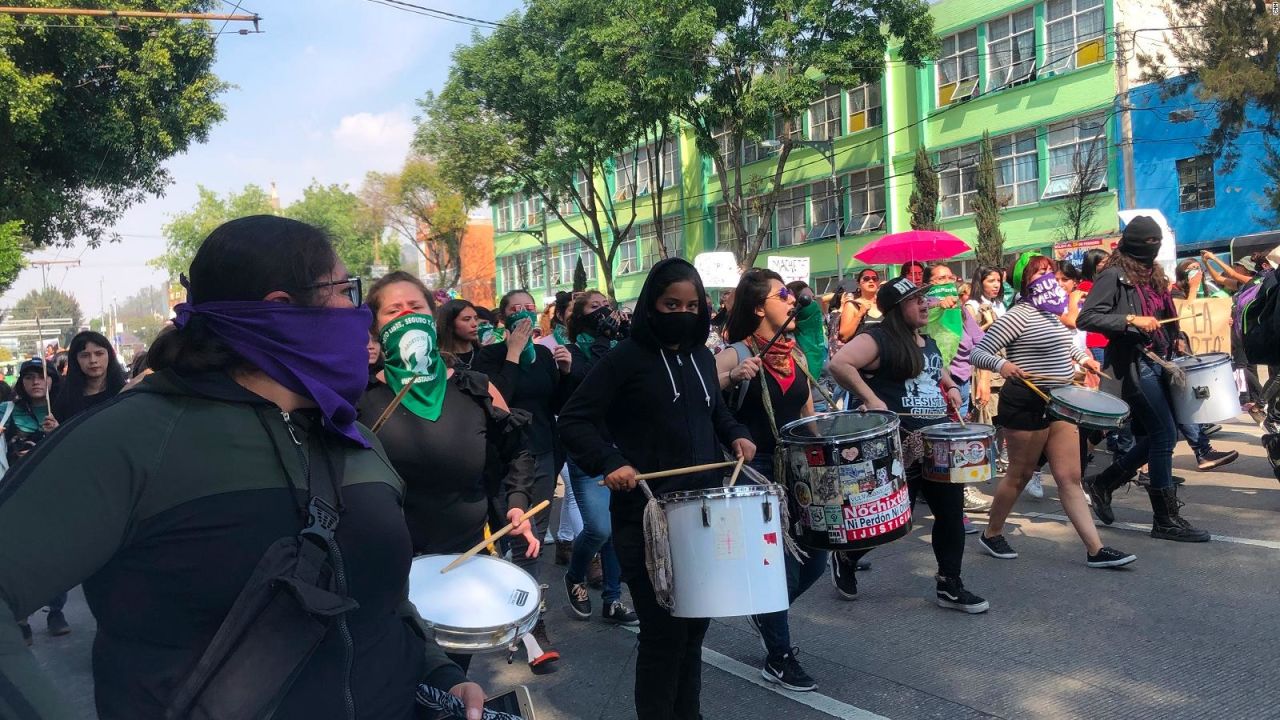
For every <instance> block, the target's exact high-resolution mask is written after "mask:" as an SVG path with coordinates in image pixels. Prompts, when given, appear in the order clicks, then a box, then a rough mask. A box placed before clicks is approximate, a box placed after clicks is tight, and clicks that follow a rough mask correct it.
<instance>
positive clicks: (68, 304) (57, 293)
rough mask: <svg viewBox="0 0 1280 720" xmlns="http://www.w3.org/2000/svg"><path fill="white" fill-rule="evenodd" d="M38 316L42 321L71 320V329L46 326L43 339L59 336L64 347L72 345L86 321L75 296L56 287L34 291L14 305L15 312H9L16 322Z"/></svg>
mask: <svg viewBox="0 0 1280 720" xmlns="http://www.w3.org/2000/svg"><path fill="white" fill-rule="evenodd" d="M37 314H38V315H39V317H40V319H41V320H46V319H50V318H70V319H71V325H70V326H69V327H62V328H50V327H49V326H47V325H46V326H44V336H45V337H44V338H41V339H47V338H51V337H53V336H54V335H57V336H58V341H59V342H60V343H61V344H62V346H63V347H67V346H68V345H70V344H71V338H72V337H74V336H75V334H76V333H77V332H79V331H80V323H81V322H82V321H83V320H84V314H83V313H82V312H81V311H80V303H79V302H78V301H76V298H75V296H74V295H71V294H69V293H65V292H63V291H61V290H59V289H58V288H55V287H47V288H44V289H43V290H32V291H31V292H29V293H27V294H26V295H23V296H22V298H21V299H20V300H18V302H16V303H14V305H13V310H11V311H10V312H9V316H10V317H12V318H13V319H14V320H33V319H35V318H36V316H37Z"/></svg>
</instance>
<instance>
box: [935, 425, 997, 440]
mask: <svg viewBox="0 0 1280 720" xmlns="http://www.w3.org/2000/svg"><path fill="white" fill-rule="evenodd" d="M920 434H921V435H923V436H925V437H927V438H929V439H931V440H982V439H984V438H989V437H994V436H995V434H996V428H995V426H994V425H986V424H983V423H964V424H963V425H962V424H960V423H954V422H949V423H938V424H937V425H929V426H928V427H923V428H920Z"/></svg>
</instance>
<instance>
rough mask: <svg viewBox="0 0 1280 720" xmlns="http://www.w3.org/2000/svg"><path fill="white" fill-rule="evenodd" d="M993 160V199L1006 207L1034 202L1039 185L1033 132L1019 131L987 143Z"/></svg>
mask: <svg viewBox="0 0 1280 720" xmlns="http://www.w3.org/2000/svg"><path fill="white" fill-rule="evenodd" d="M991 155H992V158H993V159H994V160H995V170H996V197H997V198H998V199H999V200H1000V204H1001V205H1004V206H1006V207H1011V206H1015V205H1027V204H1029V203H1033V202H1035V201H1036V200H1037V199H1038V197H1037V190H1038V189H1039V187H1038V186H1039V183H1040V163H1039V161H1038V160H1037V158H1036V131H1035V130H1023V131H1022V132H1019V133H1014V134H1012V135H1003V136H1001V137H998V138H993V139H992V140H991Z"/></svg>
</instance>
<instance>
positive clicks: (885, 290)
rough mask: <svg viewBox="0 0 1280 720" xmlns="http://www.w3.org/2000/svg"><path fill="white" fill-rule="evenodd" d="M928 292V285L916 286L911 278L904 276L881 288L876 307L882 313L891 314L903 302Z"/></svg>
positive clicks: (877, 295) (877, 294)
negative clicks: (892, 309) (890, 311)
mask: <svg viewBox="0 0 1280 720" xmlns="http://www.w3.org/2000/svg"><path fill="white" fill-rule="evenodd" d="M928 291H929V286H928V285H916V284H915V283H913V282H911V278H908V277H907V276H905V275H903V276H902V277H897V278H894V279H893V280H892V281H891V282H889V283H886V284H883V285H881V286H880V292H878V293H876V307H878V308H880V312H889V310H890V309H891V308H893V307H894V306H896V305H897V304H898V303H901V302H902V301H903V300H907V299H909V298H913V297H915V296H917V295H919V294H921V293H925V292H928Z"/></svg>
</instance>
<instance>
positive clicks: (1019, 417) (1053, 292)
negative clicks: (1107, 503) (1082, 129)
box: [971, 253, 1137, 568]
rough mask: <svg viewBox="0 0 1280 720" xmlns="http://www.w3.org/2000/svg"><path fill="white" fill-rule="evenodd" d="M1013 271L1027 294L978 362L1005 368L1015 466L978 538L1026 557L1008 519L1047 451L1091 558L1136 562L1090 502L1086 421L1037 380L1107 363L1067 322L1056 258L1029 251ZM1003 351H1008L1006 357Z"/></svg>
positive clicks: (1053, 384)
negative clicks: (1060, 406)
mask: <svg viewBox="0 0 1280 720" xmlns="http://www.w3.org/2000/svg"><path fill="white" fill-rule="evenodd" d="M1010 277H1011V279H1012V281H1013V286H1014V287H1015V288H1017V289H1018V291H1019V294H1020V296H1021V299H1020V300H1019V301H1018V302H1016V303H1014V305H1013V307H1011V308H1009V310H1008V311H1007V312H1006V313H1005V314H1004V315H1003V316H1002V317H1001V318H1000V319H999V320H997V321H996V322H995V324H993V325H992V326H991V327H989V328H987V333H986V335H985V336H983V338H982V340H981V341H980V342H979V343H978V346H977V347H975V348H974V349H973V354H972V356H971V360H972V362H973V364H974V367H980V368H983V369H986V370H991V371H994V372H998V373H1000V376H1001V377H1003V378H1004V379H1005V381H1006V382H1005V385H1004V389H1003V390H1001V391H1000V414H999V415H998V416H996V425H998V426H999V427H1001V428H1003V429H1004V432H1005V438H1006V439H1007V440H1008V442H1009V470H1008V472H1006V473H1005V476H1004V478H1002V479H1001V480H1000V485H999V486H998V487H997V488H996V494H995V500H994V502H993V503H992V506H991V512H990V515H989V517H990V522H989V523H988V525H987V529H986V530H985V531H984V532H983V534H982V535H981V536H980V537H979V538H978V544H979V545H981V546H982V549H983V550H985V551H986V552H987V554H989V555H991V556H992V557H995V558H1000V559H1002V560H1012V559H1014V558H1016V557H1018V553H1017V552H1015V551H1014V549H1013V548H1012V547H1011V546H1010V545H1009V542H1008V541H1007V540H1005V537H1004V535H1003V534H1002V531H1003V530H1004V522H1005V520H1006V519H1007V518H1008V517H1009V512H1010V511H1011V510H1013V504H1014V503H1015V502H1017V500H1018V496H1019V495H1021V494H1022V490H1023V488H1025V487H1026V486H1027V481H1029V480H1030V479H1031V474H1032V473H1033V472H1035V470H1036V468H1037V467H1038V466H1039V464H1040V456H1041V454H1044V455H1045V456H1046V457H1048V458H1049V468H1050V469H1051V470H1052V472H1053V478H1054V480H1055V481H1056V482H1057V484H1058V497H1059V499H1060V500H1061V501H1062V507H1063V509H1064V510H1066V513H1067V517H1069V518H1070V519H1071V524H1072V525H1074V526H1075V529H1076V534H1078V535H1079V536H1080V540H1081V541H1082V542H1084V546H1085V550H1086V551H1087V557H1086V559H1085V562H1086V564H1087V565H1088V566H1089V567H1092V568H1109V567H1120V566H1121V565H1128V564H1129V563H1131V562H1133V561H1134V560H1137V557H1136V556H1134V555H1130V554H1128V553H1122V552H1119V551H1117V550H1114V549H1112V548H1109V547H1107V546H1105V545H1103V544H1102V540H1101V539H1100V538H1099V537H1098V529H1097V528H1096V527H1094V524H1093V519H1092V518H1091V517H1090V516H1089V505H1088V503H1087V502H1086V501H1085V497H1084V490H1083V489H1082V488H1081V486H1080V433H1079V428H1078V427H1076V426H1075V425H1073V424H1071V423H1069V422H1067V421H1065V420H1055V419H1053V418H1051V417H1049V416H1048V415H1047V412H1046V411H1047V406H1048V403H1047V402H1046V401H1045V400H1044V399H1043V398H1042V397H1040V395H1039V394H1038V393H1037V392H1036V391H1035V390H1034V389H1033V388H1032V387H1031V385H1034V386H1035V387H1037V388H1040V389H1041V390H1043V391H1044V392H1045V393H1048V391H1050V390H1053V389H1055V388H1059V387H1062V386H1064V385H1069V384H1070V383H1071V378H1072V377H1073V376H1074V374H1075V370H1076V368H1075V363H1079V364H1080V365H1082V366H1083V367H1085V368H1086V369H1087V370H1089V371H1090V372H1094V373H1096V372H1098V371H1099V370H1100V369H1101V368H1100V366H1099V365H1098V361H1097V360H1094V359H1093V358H1092V357H1090V356H1089V355H1088V353H1086V352H1085V351H1084V348H1083V347H1081V346H1079V345H1077V344H1076V343H1075V342H1074V340H1073V338H1072V331H1071V330H1068V329H1067V327H1066V326H1065V325H1063V324H1062V319H1061V316H1062V314H1063V313H1065V312H1066V311H1067V293H1066V290H1064V289H1063V287H1062V285H1061V284H1059V283H1058V278H1057V275H1056V274H1055V269H1054V265H1053V261H1052V260H1050V259H1049V258H1047V257H1045V256H1043V255H1035V254H1032V253H1023V254H1022V255H1020V256H1018V259H1017V261H1016V263H1015V264H1014V267H1013V270H1012V271H1011V272H1010ZM1001 353H1004V354H1005V355H1006V357H999V355H1000V354H1001ZM1026 381H1030V383H1031V385H1029V384H1028V383H1027V382H1026Z"/></svg>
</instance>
